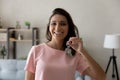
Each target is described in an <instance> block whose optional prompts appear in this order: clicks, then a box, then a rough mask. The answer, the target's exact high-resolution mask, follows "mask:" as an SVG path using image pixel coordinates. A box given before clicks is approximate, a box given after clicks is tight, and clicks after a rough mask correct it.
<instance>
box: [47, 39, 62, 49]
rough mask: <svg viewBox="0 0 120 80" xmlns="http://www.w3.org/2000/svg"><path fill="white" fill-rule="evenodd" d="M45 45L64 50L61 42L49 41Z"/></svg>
mask: <svg viewBox="0 0 120 80" xmlns="http://www.w3.org/2000/svg"><path fill="white" fill-rule="evenodd" d="M47 45H48V46H50V47H52V48H54V49H58V50H64V47H63V42H61V41H49V42H48V43H47Z"/></svg>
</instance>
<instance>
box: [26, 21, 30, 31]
mask: <svg viewBox="0 0 120 80" xmlns="http://www.w3.org/2000/svg"><path fill="white" fill-rule="evenodd" d="M30 24H31V23H30V22H29V21H25V25H26V26H27V27H28V29H30Z"/></svg>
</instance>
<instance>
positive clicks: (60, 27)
mask: <svg viewBox="0 0 120 80" xmlns="http://www.w3.org/2000/svg"><path fill="white" fill-rule="evenodd" d="M49 31H50V33H51V35H52V40H53V39H56V40H64V38H65V37H66V36H67V34H68V21H67V19H66V17H65V16H63V15H59V14H55V15H54V16H53V17H52V18H51V20H50V24H49Z"/></svg>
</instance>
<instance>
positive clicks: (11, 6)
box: [0, 0, 120, 80]
mask: <svg viewBox="0 0 120 80" xmlns="http://www.w3.org/2000/svg"><path fill="white" fill-rule="evenodd" d="M57 7H60V8H64V9H65V10H67V11H68V12H69V13H70V14H71V16H72V18H73V21H74V23H75V24H76V26H77V27H78V29H79V34H80V37H82V38H83V42H84V47H85V48H86V49H87V50H88V52H89V54H90V55H91V56H92V57H93V58H94V59H95V60H96V61H97V62H98V63H99V64H100V66H101V67H102V68H103V69H104V70H105V69H106V67H107V64H108V61H109V57H110V56H111V55H112V50H111V49H106V48H103V43H104V37H105V35H106V34H120V0H0V17H1V21H2V25H3V28H7V27H15V26H16V21H19V22H20V25H21V28H26V26H25V24H24V22H25V21H26V20H28V21H30V22H31V27H38V28H39V40H40V43H42V42H45V41H46V38H45V33H46V25H47V23H48V19H49V16H50V15H51V13H52V10H53V9H55V8H57ZM30 35H31V34H30ZM18 44H19V43H18ZM23 44H24V47H25V48H23V47H22V46H23V45H21V44H20V45H19V46H18V47H17V57H18V58H21V57H24V56H27V55H28V52H29V50H30V48H31V44H30V43H23ZM115 55H116V56H117V65H118V70H119V76H120V49H116V50H115ZM111 74H112V67H110V68H109V72H108V74H107V77H108V79H109V80H112V79H111Z"/></svg>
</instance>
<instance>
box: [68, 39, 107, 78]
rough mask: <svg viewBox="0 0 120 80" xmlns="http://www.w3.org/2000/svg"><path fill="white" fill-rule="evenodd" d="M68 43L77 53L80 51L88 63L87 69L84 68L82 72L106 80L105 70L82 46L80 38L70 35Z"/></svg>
mask: <svg viewBox="0 0 120 80" xmlns="http://www.w3.org/2000/svg"><path fill="white" fill-rule="evenodd" d="M68 43H69V45H70V46H71V47H72V48H73V49H74V50H75V51H76V52H77V53H80V54H81V55H82V56H83V58H84V59H85V60H86V61H87V63H88V65H89V67H88V69H86V70H85V71H84V72H83V74H85V75H89V76H90V77H92V78H93V79H95V80H106V75H105V72H104V71H103V69H102V68H101V67H100V65H99V64H98V63H97V62H96V61H95V60H94V59H93V58H92V57H91V56H90V55H89V54H88V53H87V51H86V50H85V49H84V48H83V42H82V40H81V39H79V38H77V37H71V38H70V39H69V41H68Z"/></svg>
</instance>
